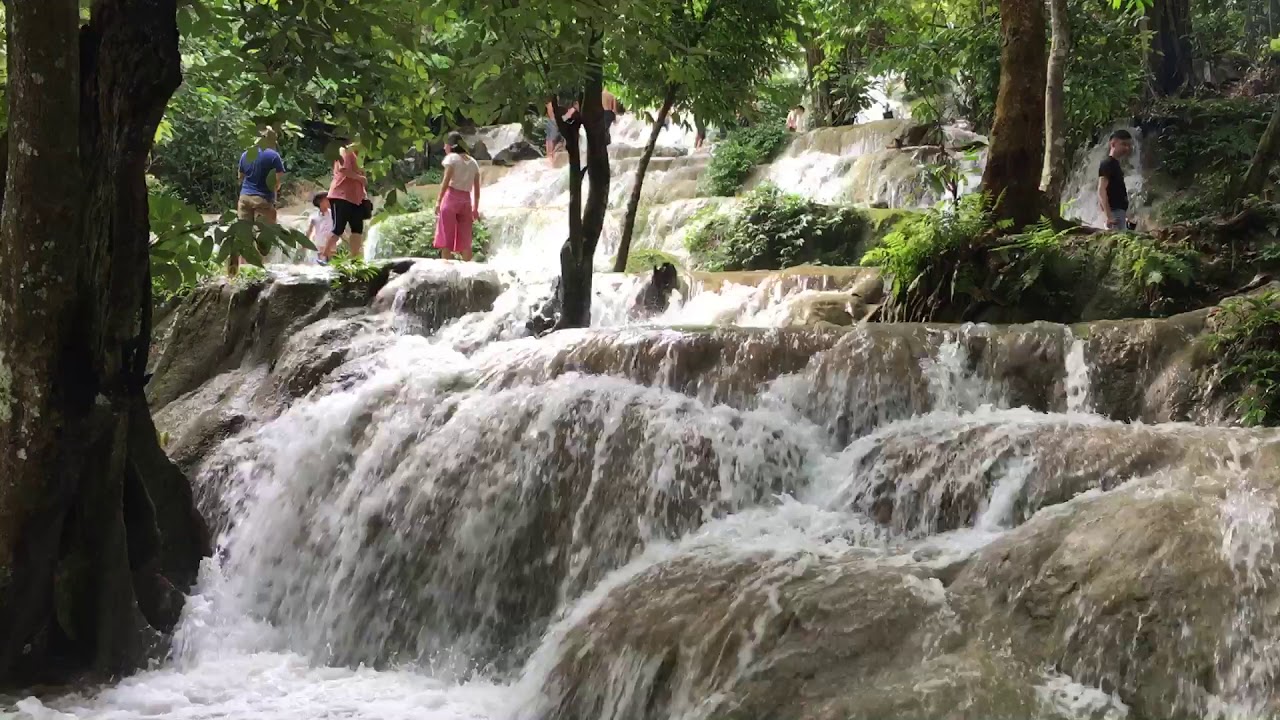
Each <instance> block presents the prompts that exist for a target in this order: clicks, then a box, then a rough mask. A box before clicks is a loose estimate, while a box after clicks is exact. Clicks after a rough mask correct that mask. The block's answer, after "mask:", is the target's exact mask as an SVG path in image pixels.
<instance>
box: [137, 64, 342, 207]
mask: <svg viewBox="0 0 1280 720" xmlns="http://www.w3.org/2000/svg"><path fill="white" fill-rule="evenodd" d="M163 129H164V137H163V138H162V139H163V142H162V143H160V144H158V145H157V146H156V148H155V150H154V151H153V152H152V166H151V173H152V175H154V176H155V177H156V179H157V180H158V181H159V182H160V183H162V184H163V186H165V187H166V188H169V189H170V190H171V191H172V192H173V194H175V195H176V196H177V197H179V198H181V199H182V200H183V201H184V202H186V203H188V204H190V205H193V206H195V207H196V208H198V209H200V210H201V211H203V212H222V211H224V210H227V209H228V208H234V207H235V204H236V199H237V198H238V196H239V194H240V181H239V176H238V171H239V162H240V155H241V154H242V153H244V152H245V151H246V150H247V149H249V148H252V147H254V146H255V143H256V142H257V125H256V124H255V122H254V121H253V119H252V118H251V117H250V116H249V114H248V113H246V112H244V111H243V110H241V109H240V108H238V107H237V106H236V105H235V104H234V103H233V102H232V100H231V99H230V98H227V97H223V96H220V95H217V94H215V93H214V92H213V91H211V90H208V89H207V88H206V89H195V88H191V87H184V88H183V89H182V90H180V91H179V92H178V93H177V94H176V95H174V97H173V99H172V100H171V101H170V103H169V108H168V111H167V113H166V116H165V126H164V128H163ZM277 135H278V139H279V150H280V154H281V156H282V157H283V158H284V161H285V167H286V169H287V170H288V172H286V173H285V177H284V186H283V187H282V191H283V192H286V193H287V192H288V191H289V190H290V188H291V186H292V185H293V184H294V183H295V182H296V181H298V180H300V179H311V180H316V179H323V178H326V177H327V176H328V174H329V173H330V171H331V169H332V167H333V164H332V162H330V161H329V160H327V159H326V158H325V156H324V152H323V148H322V147H320V148H318V147H317V144H322V143H323V142H324V141H323V139H319V138H315V137H308V136H306V135H304V134H303V133H302V130H301V129H300V128H299V127H297V126H296V125H290V126H287V127H282V128H280V130H279V131H278V132H277Z"/></svg>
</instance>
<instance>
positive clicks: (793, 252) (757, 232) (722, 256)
mask: <svg viewBox="0 0 1280 720" xmlns="http://www.w3.org/2000/svg"><path fill="white" fill-rule="evenodd" d="M868 226H869V220H868V219H867V217H866V216H865V215H864V214H862V213H861V212H859V211H858V210H856V209H855V208H852V207H847V206H829V205H820V204H818V203H814V202H811V201H809V200H807V199H805V198H803V197H800V196H799V195H791V194H788V193H784V192H782V191H781V190H779V189H778V188H777V187H775V186H773V185H769V184H767V183H766V184H762V185H760V186H759V187H757V188H755V189H754V190H752V191H751V192H750V193H748V194H747V195H746V196H745V197H744V198H743V200H742V204H741V206H740V207H738V208H737V209H735V210H733V211H731V212H729V213H727V214H719V213H717V214H712V215H710V216H704V217H703V218H701V221H700V222H695V223H694V225H693V228H692V229H691V230H690V231H689V233H688V234H687V236H686V238H685V244H686V246H687V247H688V248H689V252H690V254H691V255H692V257H693V260H694V263H695V264H696V265H697V266H698V267H700V268H703V269H706V270H712V271H726V270H780V269H783V268H788V267H794V266H796V265H803V264H820V265H852V264H854V263H855V262H856V261H857V257H858V254H859V250H860V247H861V245H862V242H863V240H864V238H865V237H866V234H867V229H868Z"/></svg>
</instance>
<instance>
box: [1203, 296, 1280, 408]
mask: <svg viewBox="0 0 1280 720" xmlns="http://www.w3.org/2000/svg"><path fill="white" fill-rule="evenodd" d="M1217 320H1218V324H1217V329H1216V330H1215V331H1214V333H1213V334H1212V335H1211V336H1210V338H1209V341H1210V347H1211V348H1212V350H1213V351H1214V352H1216V353H1218V354H1219V357H1218V367H1219V368H1220V369H1221V371H1222V373H1223V377H1224V379H1225V380H1226V381H1227V382H1229V383H1231V384H1232V385H1233V386H1234V387H1236V388H1238V389H1239V390H1240V397H1239V399H1238V400H1237V401H1236V409H1237V410H1239V412H1240V415H1241V419H1242V421H1243V422H1244V424H1246V425H1280V293H1278V292H1268V293H1263V294H1261V295H1255V296H1251V297H1244V298H1236V299H1233V300H1228V301H1227V302H1225V303H1223V305H1222V310H1221V311H1220V313H1219V316H1218V319H1217Z"/></svg>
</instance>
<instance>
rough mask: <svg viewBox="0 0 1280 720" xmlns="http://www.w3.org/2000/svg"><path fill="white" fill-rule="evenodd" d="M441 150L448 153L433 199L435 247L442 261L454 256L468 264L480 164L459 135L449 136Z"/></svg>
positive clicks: (477, 211) (476, 214) (477, 214)
mask: <svg viewBox="0 0 1280 720" xmlns="http://www.w3.org/2000/svg"><path fill="white" fill-rule="evenodd" d="M444 149H445V152H446V153H447V154H446V155H445V158H444V179H443V180H441V181H440V196H439V197H438V198H436V240H435V243H434V245H435V247H436V248H438V249H439V250H440V257H442V258H444V259H445V260H452V259H453V255H454V253H457V254H459V255H461V256H462V259H463V260H465V261H467V262H470V261H471V242H472V229H473V228H474V226H475V221H476V220H478V219H479V218H480V164H479V163H477V162H476V161H475V158H473V157H471V154H470V153H469V152H468V151H467V145H466V142H465V141H464V140H463V139H462V135H461V134H460V133H456V132H454V133H449V137H448V138H447V139H446V140H445V145H444Z"/></svg>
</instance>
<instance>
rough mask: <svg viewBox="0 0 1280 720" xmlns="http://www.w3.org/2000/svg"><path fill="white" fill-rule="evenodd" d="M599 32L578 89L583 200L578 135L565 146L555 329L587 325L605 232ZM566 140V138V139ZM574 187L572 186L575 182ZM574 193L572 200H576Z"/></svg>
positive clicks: (606, 172)
mask: <svg viewBox="0 0 1280 720" xmlns="http://www.w3.org/2000/svg"><path fill="white" fill-rule="evenodd" d="M603 39H604V38H603V36H602V35H601V33H599V32H593V34H592V37H591V40H590V43H589V46H588V47H589V50H588V53H587V64H588V69H587V74H586V82H585V84H584V85H583V88H582V112H581V117H582V127H583V128H584V129H585V130H586V134H587V158H586V175H587V180H588V182H587V197H586V201H585V204H584V203H583V201H582V168H581V165H580V158H581V152H580V150H579V148H578V143H577V139H576V133H577V128H574V133H575V139H574V140H573V141H572V144H569V143H566V147H567V148H570V150H569V161H570V173H571V175H570V181H569V239H568V241H567V242H566V243H565V245H564V247H562V248H561V250H560V275H561V282H560V292H561V297H562V298H563V307H562V309H561V315H560V323H559V324H558V325H557V327H558V328H561V329H563V328H582V327H587V326H588V325H590V324H591V285H592V279H593V278H592V275H593V271H594V268H593V266H592V263H593V261H594V258H595V254H596V245H597V244H599V242H600V234H601V233H602V232H603V231H604V220H605V215H606V213H607V212H608V209H609V147H608V137H609V129H608V128H607V127H606V126H605V122H604V106H603V105H602V104H601V102H602V94H603V92H604V71H603V68H602V66H601V64H600V51H601V47H602V43H603ZM566 139H567V138H566ZM575 186H576V187H575ZM575 194H576V196H577V197H576V200H575Z"/></svg>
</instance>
